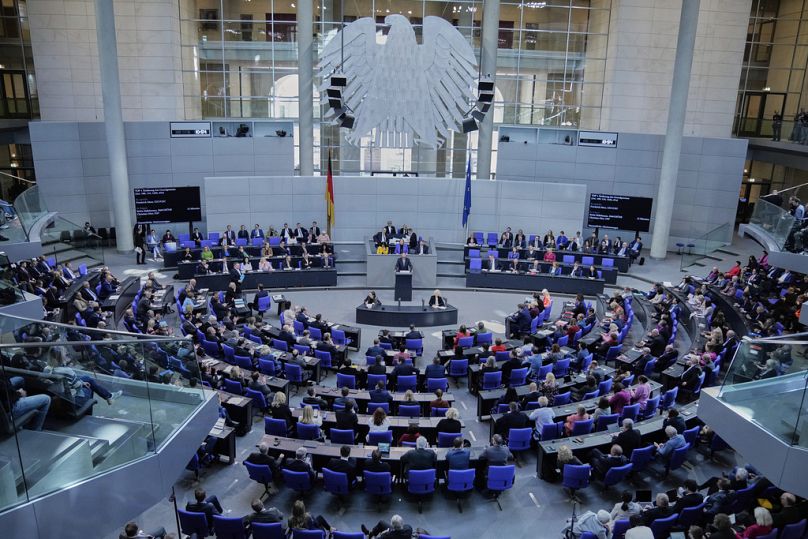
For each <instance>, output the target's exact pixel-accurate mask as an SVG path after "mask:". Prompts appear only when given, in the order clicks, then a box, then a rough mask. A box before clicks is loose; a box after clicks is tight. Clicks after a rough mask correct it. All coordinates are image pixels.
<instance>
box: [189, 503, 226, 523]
mask: <svg viewBox="0 0 808 539" xmlns="http://www.w3.org/2000/svg"><path fill="white" fill-rule="evenodd" d="M185 510H186V511H191V512H193V513H205V518H207V520H208V526H211V527H212V526H213V515H218V514H219V511H217V510H216V507H214V505H213V504H212V503H209V502H193V503H191V502H188V503H186V504H185Z"/></svg>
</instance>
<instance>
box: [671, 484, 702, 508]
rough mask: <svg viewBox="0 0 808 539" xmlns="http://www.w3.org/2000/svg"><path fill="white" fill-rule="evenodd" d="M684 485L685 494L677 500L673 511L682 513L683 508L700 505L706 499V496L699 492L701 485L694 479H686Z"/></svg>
mask: <svg viewBox="0 0 808 539" xmlns="http://www.w3.org/2000/svg"><path fill="white" fill-rule="evenodd" d="M683 485H684V491H685V492H684V494H683V495H682V497H681V498H679V499H678V500H676V505H674V506H673V512H674V513H678V514H681V513H682V509H686V508H688V507H696V506H697V505H700V504H701V502H703V501H704V496H702V495H701V494H699V492H698V491H699V485H698V483H696V482H695V481H693V480H692V479H685V482H684V483H683Z"/></svg>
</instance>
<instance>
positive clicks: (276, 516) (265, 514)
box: [242, 498, 286, 531]
mask: <svg viewBox="0 0 808 539" xmlns="http://www.w3.org/2000/svg"><path fill="white" fill-rule="evenodd" d="M250 507H252V510H253V512H252V513H250V514H249V515H246V516H245V517H244V518H243V519H242V520H243V521H244V523H245V524H253V523H258V524H275V523H277V522H280V523H281V528H282V529H284V531H285V528H286V523H285V522H284V518H283V513H281V512H280V511H279V510H278V509H277V508H275V507H270V508H269V509H267V508H266V507H264V502H262V501H261V498H256V499H254V500H253V501H252V504H250Z"/></svg>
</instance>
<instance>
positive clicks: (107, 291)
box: [98, 274, 117, 301]
mask: <svg viewBox="0 0 808 539" xmlns="http://www.w3.org/2000/svg"><path fill="white" fill-rule="evenodd" d="M116 290H117V288H116V287H115V286H114V285H113V284H112V275H109V274H107V275H106V276H105V277H104V279H103V280H102V281H101V288H100V289H99V291H98V299H99V300H100V301H104V300H106V299H108V298H109V297H110V296H111V295H112V294H114V293H115V291H116Z"/></svg>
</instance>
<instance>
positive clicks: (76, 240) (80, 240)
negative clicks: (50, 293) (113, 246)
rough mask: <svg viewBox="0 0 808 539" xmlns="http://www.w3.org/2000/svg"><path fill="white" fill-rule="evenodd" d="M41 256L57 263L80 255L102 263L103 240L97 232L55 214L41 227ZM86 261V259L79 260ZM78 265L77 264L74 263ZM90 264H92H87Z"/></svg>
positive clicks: (74, 258)
mask: <svg viewBox="0 0 808 539" xmlns="http://www.w3.org/2000/svg"><path fill="white" fill-rule="evenodd" d="M40 239H41V240H42V256H44V257H45V258H50V257H53V258H55V259H56V263H57V264H61V263H63V262H66V261H68V260H76V259H78V258H81V257H82V255H83V256H85V257H87V258H90V259H92V260H93V261H95V262H97V263H99V264H104V240H103V238H101V236H99V235H98V234H95V233H92V232H85V230H84V227H82V226H79V225H77V224H76V223H73V222H71V221H68V220H67V219H64V218H62V217H59V216H56V217H55V218H54V220H53V222H52V223H50V224H49V225H48V226H47V227H46V228H43V229H42V233H41V235H40ZM81 263H87V261H86V260H85V261H83V262H79V264H81ZM74 265H75V266H76V267H78V265H77V264H74ZM87 265H88V266H91V265H92V264H87Z"/></svg>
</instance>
